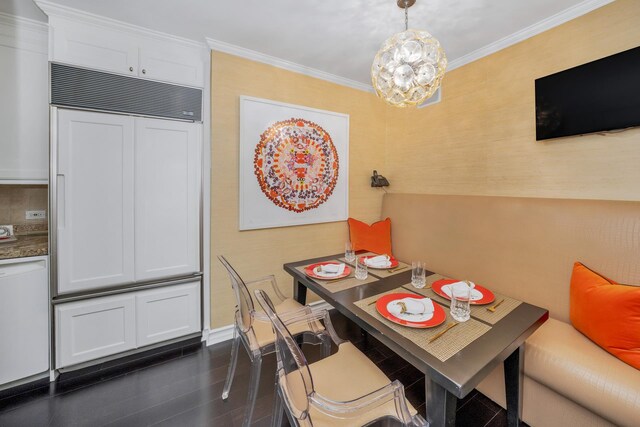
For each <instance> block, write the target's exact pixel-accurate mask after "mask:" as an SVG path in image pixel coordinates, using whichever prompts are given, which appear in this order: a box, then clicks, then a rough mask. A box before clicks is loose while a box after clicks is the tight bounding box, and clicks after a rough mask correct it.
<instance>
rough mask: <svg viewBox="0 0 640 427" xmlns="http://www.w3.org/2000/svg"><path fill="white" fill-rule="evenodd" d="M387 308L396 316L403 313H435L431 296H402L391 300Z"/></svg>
mask: <svg viewBox="0 0 640 427" xmlns="http://www.w3.org/2000/svg"><path fill="white" fill-rule="evenodd" d="M387 310H389V313H391V314H393V315H394V316H398V315H402V314H416V315H428V314H431V313H433V310H434V308H433V301H431V298H420V299H417V298H408V297H407V298H402V299H399V300H395V301H391V302H390V303H389V304H388V305H387Z"/></svg>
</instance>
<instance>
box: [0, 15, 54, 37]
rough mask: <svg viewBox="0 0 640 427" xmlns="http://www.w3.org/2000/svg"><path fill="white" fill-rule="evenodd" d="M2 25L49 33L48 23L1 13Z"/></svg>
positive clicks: (0, 22)
mask: <svg viewBox="0 0 640 427" xmlns="http://www.w3.org/2000/svg"><path fill="white" fill-rule="evenodd" d="M0 24H3V25H13V26H20V27H24V28H27V29H29V30H33V31H40V32H43V31H44V32H47V30H48V28H49V26H48V25H47V23H46V22H41V21H36V20H35V19H29V18H23V17H22V16H17V15H10V14H8V13H3V12H0Z"/></svg>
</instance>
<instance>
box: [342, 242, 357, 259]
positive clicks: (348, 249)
mask: <svg viewBox="0 0 640 427" xmlns="http://www.w3.org/2000/svg"><path fill="white" fill-rule="evenodd" d="M344 259H345V260H346V261H347V262H353V261H354V260H355V259H356V253H355V252H354V251H353V246H352V245H351V242H347V243H345V245H344Z"/></svg>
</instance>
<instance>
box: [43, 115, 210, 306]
mask: <svg viewBox="0 0 640 427" xmlns="http://www.w3.org/2000/svg"><path fill="white" fill-rule="evenodd" d="M57 127H58V138H57V145H58V159H57V168H58V170H57V172H56V173H57V180H56V184H57V188H56V204H57V208H56V212H57V228H56V230H57V236H58V243H57V249H58V252H57V254H58V287H57V289H58V293H60V294H65V293H70V292H78V291H90V290H94V289H99V288H105V287H110V286H116V285H123V284H129V283H136V282H145V281H150V280H153V279H162V278H168V277H174V276H181V275H182V276H184V275H187V274H191V273H196V272H198V271H199V270H200V267H199V266H200V253H199V248H200V245H199V229H200V216H199V196H200V193H199V192H200V162H201V158H200V152H201V146H200V138H201V136H200V133H201V125H200V124H197V123H187V122H177V121H170V120H160V119H146V118H139V117H130V116H121V115H116V114H106V113H93V112H84V111H72V110H62V109H60V110H59V113H58V126H57Z"/></svg>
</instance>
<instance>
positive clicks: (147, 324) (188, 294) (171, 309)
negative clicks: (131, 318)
mask: <svg viewBox="0 0 640 427" xmlns="http://www.w3.org/2000/svg"><path fill="white" fill-rule="evenodd" d="M136 317H137V324H138V332H137V342H138V347H142V346H145V345H149V344H153V343H157V342H160V341H166V340H169V339H172V338H178V337H181V336H183V335H187V334H190V333H193V332H198V331H200V281H197V282H193V283H187V284H184V285H174V286H169V287H166V288H159V289H151V290H148V291H141V292H138V293H137V296H136Z"/></svg>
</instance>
